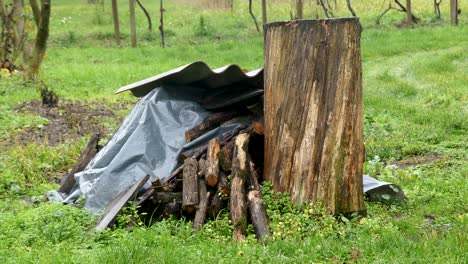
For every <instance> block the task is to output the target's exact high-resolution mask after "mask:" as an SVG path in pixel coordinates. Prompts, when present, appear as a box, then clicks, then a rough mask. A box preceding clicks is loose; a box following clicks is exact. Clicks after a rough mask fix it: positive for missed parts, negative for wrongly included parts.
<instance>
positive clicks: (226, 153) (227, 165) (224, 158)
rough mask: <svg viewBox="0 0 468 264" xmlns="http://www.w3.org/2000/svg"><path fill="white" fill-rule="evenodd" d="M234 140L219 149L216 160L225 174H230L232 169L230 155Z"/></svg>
mask: <svg viewBox="0 0 468 264" xmlns="http://www.w3.org/2000/svg"><path fill="white" fill-rule="evenodd" d="M234 143H235V140H231V141H229V142H228V143H226V145H224V146H223V147H222V148H221V151H220V152H218V160H219V165H220V167H221V169H222V170H223V171H225V172H230V171H231V167H232V154H233V151H234Z"/></svg>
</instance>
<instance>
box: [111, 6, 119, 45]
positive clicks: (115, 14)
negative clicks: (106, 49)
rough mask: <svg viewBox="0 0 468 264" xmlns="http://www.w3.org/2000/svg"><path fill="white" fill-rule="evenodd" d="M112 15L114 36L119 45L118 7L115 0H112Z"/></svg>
mask: <svg viewBox="0 0 468 264" xmlns="http://www.w3.org/2000/svg"><path fill="white" fill-rule="evenodd" d="M112 17H113V19H114V37H115V42H116V43H117V45H120V25H119V9H118V6H117V0H112Z"/></svg>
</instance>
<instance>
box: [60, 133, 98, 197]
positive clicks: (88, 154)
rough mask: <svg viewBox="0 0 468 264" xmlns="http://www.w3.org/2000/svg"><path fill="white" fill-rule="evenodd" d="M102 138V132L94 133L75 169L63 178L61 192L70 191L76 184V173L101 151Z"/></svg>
mask: <svg viewBox="0 0 468 264" xmlns="http://www.w3.org/2000/svg"><path fill="white" fill-rule="evenodd" d="M100 139H101V134H100V133H94V134H93V135H92V136H91V138H90V139H89V141H88V145H86V148H85V149H84V150H83V152H82V153H81V156H80V157H79V158H78V161H77V162H76V164H75V166H74V167H73V169H72V170H71V171H70V172H69V173H68V174H67V176H65V177H64V178H63V179H62V182H61V185H60V189H59V192H61V193H66V194H68V193H70V191H71V189H72V188H73V185H75V173H78V172H80V171H83V170H84V169H85V168H86V166H88V163H89V162H90V161H91V160H92V159H93V158H94V156H96V154H97V153H98V151H99V148H100V147H99V140H100Z"/></svg>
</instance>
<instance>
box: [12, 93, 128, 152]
mask: <svg viewBox="0 0 468 264" xmlns="http://www.w3.org/2000/svg"><path fill="white" fill-rule="evenodd" d="M129 108H130V103H114V104H103V103H102V102H96V101H72V100H61V101H60V102H59V104H58V106H57V107H53V108H52V107H48V106H44V105H42V103H41V102H40V101H39V100H33V101H28V102H24V103H22V104H20V105H18V106H17V107H16V108H15V111H17V112H18V113H24V114H33V115H39V116H41V117H43V118H46V119H47V120H48V121H49V122H48V124H47V125H44V126H43V127H31V128H25V129H22V130H21V131H19V132H18V134H17V135H15V136H12V137H10V138H8V139H6V140H5V142H4V145H6V146H12V145H26V144H30V143H33V142H37V143H42V144H47V145H51V146H53V145H57V144H62V143H65V142H67V141H70V140H76V139H79V138H81V137H83V136H85V135H88V134H91V133H94V132H98V131H100V132H101V133H102V134H103V135H105V134H108V133H110V132H112V131H110V130H113V129H115V125H116V124H119V123H120V122H121V120H122V119H123V117H122V116H119V115H118V111H121V110H125V109H129Z"/></svg>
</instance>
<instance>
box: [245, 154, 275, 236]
mask: <svg viewBox="0 0 468 264" xmlns="http://www.w3.org/2000/svg"><path fill="white" fill-rule="evenodd" d="M249 172H250V173H249V192H248V194H247V200H248V203H249V212H250V220H251V221H252V225H253V226H254V230H255V236H256V237H257V239H258V240H260V241H261V240H264V239H265V238H267V237H268V236H269V235H270V226H269V224H268V223H269V221H268V215H267V211H266V207H265V203H264V202H263V196H262V191H261V187H260V184H259V183H258V174H257V171H256V169H255V165H254V163H253V162H252V161H251V160H250V161H249Z"/></svg>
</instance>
